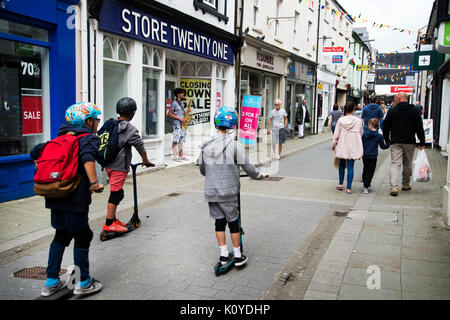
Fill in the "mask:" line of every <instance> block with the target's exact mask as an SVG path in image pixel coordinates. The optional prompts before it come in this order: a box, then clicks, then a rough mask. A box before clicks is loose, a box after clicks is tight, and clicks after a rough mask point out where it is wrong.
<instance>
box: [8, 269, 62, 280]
mask: <svg viewBox="0 0 450 320" xmlns="http://www.w3.org/2000/svg"><path fill="white" fill-rule="evenodd" d="M45 270H46V268H45V267H31V268H25V269H22V270H19V271H17V272H14V278H25V279H34V280H47V274H46V273H45ZM66 272H67V270H65V269H61V271H60V272H59V275H63V274H65V273H66Z"/></svg>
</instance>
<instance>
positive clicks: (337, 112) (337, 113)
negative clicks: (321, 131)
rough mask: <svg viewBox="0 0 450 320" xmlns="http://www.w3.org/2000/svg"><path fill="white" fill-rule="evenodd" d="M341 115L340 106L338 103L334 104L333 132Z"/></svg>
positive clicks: (331, 113) (332, 115)
mask: <svg viewBox="0 0 450 320" xmlns="http://www.w3.org/2000/svg"><path fill="white" fill-rule="evenodd" d="M341 116H342V111H341V110H340V109H339V106H338V105H337V104H335V105H334V106H333V111H331V112H330V117H331V119H330V121H331V132H332V133H333V134H334V130H336V124H337V122H338V120H339V118H340V117H341Z"/></svg>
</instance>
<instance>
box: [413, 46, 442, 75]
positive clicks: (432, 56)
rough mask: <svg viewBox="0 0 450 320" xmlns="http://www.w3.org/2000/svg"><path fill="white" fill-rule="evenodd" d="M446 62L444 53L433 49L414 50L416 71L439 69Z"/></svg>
mask: <svg viewBox="0 0 450 320" xmlns="http://www.w3.org/2000/svg"><path fill="white" fill-rule="evenodd" d="M443 62H444V59H443V54H441V53H439V52H437V51H435V50H433V51H416V52H414V65H413V68H414V70H416V71H420V70H438V69H439V67H440V66H441V64H442V63H443Z"/></svg>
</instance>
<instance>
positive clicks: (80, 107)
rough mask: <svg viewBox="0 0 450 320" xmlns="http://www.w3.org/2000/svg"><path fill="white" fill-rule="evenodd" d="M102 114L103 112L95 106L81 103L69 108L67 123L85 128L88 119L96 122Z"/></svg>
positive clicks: (89, 103)
mask: <svg viewBox="0 0 450 320" xmlns="http://www.w3.org/2000/svg"><path fill="white" fill-rule="evenodd" d="M101 114H102V112H101V111H100V109H99V108H98V107H97V106H96V105H95V104H93V103H91V102H80V103H76V104H73V105H71V106H70V107H69V108H67V110H66V122H67V124H69V125H71V126H74V127H78V128H84V127H85V124H86V120H87V119H89V118H92V119H94V120H96V119H97V118H98V117H99V116H100V115H101Z"/></svg>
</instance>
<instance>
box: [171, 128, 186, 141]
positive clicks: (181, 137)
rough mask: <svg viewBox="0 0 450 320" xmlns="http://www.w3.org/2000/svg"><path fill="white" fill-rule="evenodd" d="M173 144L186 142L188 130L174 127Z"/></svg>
mask: <svg viewBox="0 0 450 320" xmlns="http://www.w3.org/2000/svg"><path fill="white" fill-rule="evenodd" d="M172 142H173V143H184V142H186V130H183V129H181V127H180V126H176V127H173V138H172Z"/></svg>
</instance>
